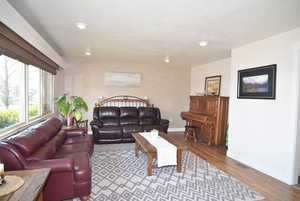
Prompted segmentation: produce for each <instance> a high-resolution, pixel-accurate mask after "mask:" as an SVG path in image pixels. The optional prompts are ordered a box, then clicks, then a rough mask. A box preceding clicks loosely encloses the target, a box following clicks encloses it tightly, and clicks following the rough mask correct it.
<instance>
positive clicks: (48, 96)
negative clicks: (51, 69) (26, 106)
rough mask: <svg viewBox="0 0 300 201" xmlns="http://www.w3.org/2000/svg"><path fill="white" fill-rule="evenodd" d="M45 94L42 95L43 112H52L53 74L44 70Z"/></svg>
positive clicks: (43, 90)
mask: <svg viewBox="0 0 300 201" xmlns="http://www.w3.org/2000/svg"><path fill="white" fill-rule="evenodd" d="M42 81H43V85H42V86H43V89H42V92H43V95H42V100H43V101H42V102H43V109H42V110H43V114H47V113H50V112H52V110H53V104H52V102H53V101H52V99H53V84H54V83H53V75H52V74H51V73H48V72H46V71H44V72H43V79H42Z"/></svg>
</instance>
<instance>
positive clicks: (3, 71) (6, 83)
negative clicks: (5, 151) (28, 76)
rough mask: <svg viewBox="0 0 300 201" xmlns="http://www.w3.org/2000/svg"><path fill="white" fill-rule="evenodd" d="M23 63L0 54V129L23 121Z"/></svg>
mask: <svg viewBox="0 0 300 201" xmlns="http://www.w3.org/2000/svg"><path fill="white" fill-rule="evenodd" d="M24 68H25V65H24V64H23V63H21V62H19V61H17V60H14V59H11V58H9V57H6V56H4V55H1V56H0V129H4V128H6V127H9V126H12V125H15V124H20V123H23V122H25V116H24V112H25V110H24V108H25V99H24V91H25V84H24V76H23V75H24Z"/></svg>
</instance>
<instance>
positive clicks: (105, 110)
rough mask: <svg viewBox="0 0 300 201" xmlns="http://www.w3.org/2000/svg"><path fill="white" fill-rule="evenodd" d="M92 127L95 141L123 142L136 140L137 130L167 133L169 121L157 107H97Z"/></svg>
mask: <svg viewBox="0 0 300 201" xmlns="http://www.w3.org/2000/svg"><path fill="white" fill-rule="evenodd" d="M91 127H92V131H93V136H94V141H95V143H99V144H100V143H121V142H134V138H133V137H132V135H131V134H132V133H136V132H144V131H151V130H152V129H157V130H159V131H162V132H165V133H167V131H168V127H169V121H168V120H166V119H161V114H160V110H159V108H155V107H139V108H136V107H95V108H94V113H93V121H92V122H91Z"/></svg>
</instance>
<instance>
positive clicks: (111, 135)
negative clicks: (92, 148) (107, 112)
mask: <svg viewBox="0 0 300 201" xmlns="http://www.w3.org/2000/svg"><path fill="white" fill-rule="evenodd" d="M98 132H99V134H100V135H99V136H98V137H99V138H101V139H120V138H121V136H122V127H120V126H104V127H102V128H100V129H99V130H98Z"/></svg>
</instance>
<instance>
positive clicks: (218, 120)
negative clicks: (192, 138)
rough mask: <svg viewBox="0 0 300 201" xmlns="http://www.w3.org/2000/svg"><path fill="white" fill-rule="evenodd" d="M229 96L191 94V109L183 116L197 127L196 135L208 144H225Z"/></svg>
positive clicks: (182, 114)
mask: <svg viewBox="0 0 300 201" xmlns="http://www.w3.org/2000/svg"><path fill="white" fill-rule="evenodd" d="M228 103H229V97H223V96H190V110H189V111H188V112H182V113H181V117H182V118H183V119H184V120H186V121H187V123H188V124H189V125H191V126H194V127H196V129H195V130H196V135H197V137H198V138H200V139H201V140H203V141H205V142H207V144H208V145H225V142H226V133H227V127H228V125H227V124H228Z"/></svg>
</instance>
